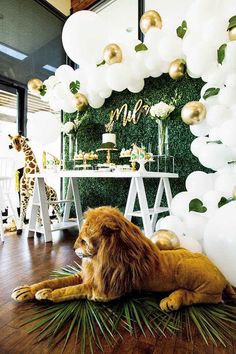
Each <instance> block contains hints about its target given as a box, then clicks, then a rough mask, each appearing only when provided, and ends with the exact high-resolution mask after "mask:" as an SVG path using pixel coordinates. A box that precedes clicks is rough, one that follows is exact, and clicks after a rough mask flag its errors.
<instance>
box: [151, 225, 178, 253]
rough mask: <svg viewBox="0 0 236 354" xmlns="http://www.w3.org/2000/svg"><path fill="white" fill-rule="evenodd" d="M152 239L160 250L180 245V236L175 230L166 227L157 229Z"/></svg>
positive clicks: (171, 248)
mask: <svg viewBox="0 0 236 354" xmlns="http://www.w3.org/2000/svg"><path fill="white" fill-rule="evenodd" d="M152 241H153V242H154V243H155V244H156V245H157V246H158V248H159V249H160V250H173V249H175V248H178V247H179V246H180V241H179V238H178V236H177V235H176V234H175V233H174V232H172V231H170V230H165V229H161V230H158V231H156V232H155V233H154V235H153V237H152Z"/></svg>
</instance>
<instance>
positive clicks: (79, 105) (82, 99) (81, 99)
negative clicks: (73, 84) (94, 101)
mask: <svg viewBox="0 0 236 354" xmlns="http://www.w3.org/2000/svg"><path fill="white" fill-rule="evenodd" d="M74 104H75V107H76V109H77V111H78V112H83V111H85V110H86V108H87V107H88V100H87V97H86V96H85V95H83V94H82V93H79V92H78V93H76V94H75V95H74Z"/></svg>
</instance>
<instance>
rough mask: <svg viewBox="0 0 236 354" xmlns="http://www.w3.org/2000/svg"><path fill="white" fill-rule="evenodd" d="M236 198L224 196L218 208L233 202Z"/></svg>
mask: <svg viewBox="0 0 236 354" xmlns="http://www.w3.org/2000/svg"><path fill="white" fill-rule="evenodd" d="M233 200H234V199H233V198H228V199H227V198H225V197H222V198H221V200H220V201H219V203H218V208H221V207H222V206H224V205H226V204H228V203H230V202H232V201H233Z"/></svg>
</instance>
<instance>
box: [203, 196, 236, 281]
mask: <svg viewBox="0 0 236 354" xmlns="http://www.w3.org/2000/svg"><path fill="white" fill-rule="evenodd" d="M235 215H236V202H235V201H233V202H231V203H229V204H226V205H224V206H222V207H221V208H219V209H218V210H217V211H216V213H215V214H214V215H213V217H212V218H211V219H210V220H209V222H208V224H207V226H206V229H205V235H204V249H205V251H206V254H207V256H208V257H209V258H210V259H211V260H212V261H213V262H214V263H215V264H216V266H217V267H218V268H219V269H220V270H221V272H222V273H223V274H224V275H225V277H226V278H227V279H228V280H229V282H230V283H231V284H232V285H234V286H236V257H235V253H236V218H235Z"/></svg>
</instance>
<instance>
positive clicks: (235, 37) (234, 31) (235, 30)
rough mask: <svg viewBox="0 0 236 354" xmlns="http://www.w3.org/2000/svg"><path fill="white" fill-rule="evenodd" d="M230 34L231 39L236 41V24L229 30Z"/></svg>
mask: <svg viewBox="0 0 236 354" xmlns="http://www.w3.org/2000/svg"><path fill="white" fill-rule="evenodd" d="M228 35H229V40H230V41H236V26H235V27H232V28H230V30H229V31H228Z"/></svg>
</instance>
